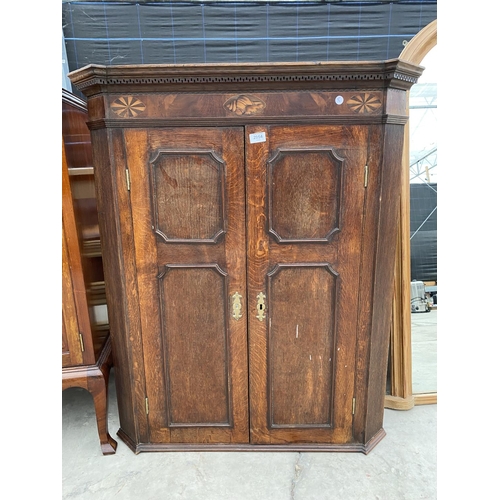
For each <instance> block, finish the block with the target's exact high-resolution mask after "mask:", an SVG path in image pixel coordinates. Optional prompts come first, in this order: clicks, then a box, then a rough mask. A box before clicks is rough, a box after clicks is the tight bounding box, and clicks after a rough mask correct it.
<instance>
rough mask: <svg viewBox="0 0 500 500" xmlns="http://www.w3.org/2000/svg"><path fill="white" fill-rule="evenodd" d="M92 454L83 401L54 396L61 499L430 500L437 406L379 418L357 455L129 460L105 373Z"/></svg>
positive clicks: (91, 421) (91, 423)
mask: <svg viewBox="0 0 500 500" xmlns="http://www.w3.org/2000/svg"><path fill="white" fill-rule="evenodd" d="M109 396H110V402H109V423H108V425H109V432H110V434H111V436H112V437H113V438H114V439H116V440H117V442H118V448H117V451H116V454H115V455H109V456H103V455H102V454H101V450H100V446H99V440H98V436H97V425H96V421H95V412H94V407H93V402H92V398H91V396H90V394H89V393H87V392H86V391H85V390H83V389H79V388H72V389H67V390H66V391H64V392H63V393H62V498H63V499H75V500H87V499H92V500H108V499H114V500H129V499H130V500H132V499H133V500H173V499H184V500H200V499H203V500H336V499H339V500H340V499H341V500H372V499H373V500H418V499H436V498H437V492H436V491H437V486H436V483H437V474H436V468H437V456H436V455H437V454H436V429H437V425H436V424H437V405H428V406H416V407H414V408H413V409H411V410H409V411H395V410H386V411H385V422H384V428H385V430H386V432H387V436H386V437H385V438H384V439H383V440H382V441H381V442H380V443H379V444H378V445H377V446H376V447H375V448H374V449H373V450H372V452H371V453H369V454H368V455H364V454H362V453H296V452H290V453H287V452H285V453H270V452H246V453H237V452H225V453H219V452H205V453H196V452H189V453H185V452H182V453H179V452H175V453H141V454H139V455H135V454H134V453H133V452H132V451H131V450H130V449H129V448H128V447H127V446H126V445H125V444H124V443H123V442H122V441H121V440H120V439H119V438H118V437H116V431H117V430H118V427H119V421H118V410H117V403H116V390H115V385H114V375H113V370H112V372H111V381H110V388H109Z"/></svg>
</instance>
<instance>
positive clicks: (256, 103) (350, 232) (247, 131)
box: [70, 60, 423, 453]
mask: <svg viewBox="0 0 500 500" xmlns="http://www.w3.org/2000/svg"><path fill="white" fill-rule="evenodd" d="M422 70H423V68H421V67H419V66H414V65H411V64H409V63H406V62H404V61H400V60H389V61H377V62H361V63H359V62H358V63H350V62H346V63H286V64H285V63H274V64H270V63H266V64H220V65H218V64H217V65H216V64H201V65H182V66H176V65H137V66H135V65H129V66H108V67H106V66H96V65H90V66H86V67H85V68H82V69H80V70H77V71H75V72H73V73H71V74H70V78H71V80H72V82H73V83H74V85H75V86H76V87H77V88H78V89H79V90H81V91H82V92H83V93H84V94H85V95H86V96H87V98H88V110H89V127H90V129H91V137H92V144H93V155H94V168H95V182H96V194H97V204H98V210H99V217H100V227H101V232H102V234H101V241H102V254H103V263H104V273H105V281H106V292H107V301H108V314H109V322H110V326H111V334H112V341H113V358H114V366H115V374H116V375H115V376H116V384H117V399H118V406H119V417H120V429H119V431H118V436H119V437H120V438H121V439H122V440H123V441H124V442H125V443H127V445H128V446H129V447H130V448H131V449H132V450H134V451H135V452H136V453H138V452H142V451H162V450H165V451H167V450H171V451H174V450H259V451H261V450H274V451H285V450H290V451H328V450H330V451H361V452H364V453H368V452H369V451H370V450H371V449H372V448H373V447H374V446H375V445H376V444H377V443H378V442H379V441H380V440H381V439H382V438H383V437H384V435H385V431H384V429H383V412H384V395H385V384H386V374H387V357H388V350H389V337H390V335H389V333H390V332H389V329H390V318H391V302H392V285H393V273H394V263H395V248H396V245H395V243H396V231H397V217H398V207H399V204H398V197H399V191H400V179H401V177H400V176H401V159H402V151H403V131H404V124H405V123H406V120H407V116H406V93H407V90H408V89H409V88H410V87H411V85H412V84H413V83H415V82H416V81H417V79H418V77H419V76H420V74H421V72H422Z"/></svg>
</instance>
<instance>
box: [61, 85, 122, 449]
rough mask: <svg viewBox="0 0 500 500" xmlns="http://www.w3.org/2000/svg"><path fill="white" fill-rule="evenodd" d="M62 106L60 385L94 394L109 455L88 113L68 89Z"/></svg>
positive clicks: (108, 357) (106, 341)
mask: <svg viewBox="0 0 500 500" xmlns="http://www.w3.org/2000/svg"><path fill="white" fill-rule="evenodd" d="M62 107H63V134H62V135H63V137H62V313H63V314H62V389H63V390H65V389H68V388H70V387H82V388H84V389H86V390H88V391H89V393H90V394H91V395H92V398H93V401H94V406H95V410H96V418H97V430H98V434H99V440H100V443H101V450H102V453H103V454H104V455H109V454H114V453H115V450H116V446H117V443H116V441H115V440H114V439H113V438H112V437H111V436H110V435H109V433H108V425H107V410H108V398H107V393H108V380H109V370H110V368H111V366H112V350H111V339H110V335H109V324H108V321H107V318H105V319H104V320H101V321H98V320H99V317H98V315H97V316H96V314H93V312H94V308H95V307H99V306H104V307H106V299H105V294H104V281H103V276H102V273H103V271H102V259H101V254H100V250H99V247H100V244H99V240H100V235H99V227H98V224H97V209H96V206H95V192H94V189H93V168H92V166H91V165H92V163H91V159H92V151H91V146H90V133H89V131H88V128H87V125H86V120H87V118H88V115H87V110H86V106H85V104H84V103H83V102H82V101H81V100H80V99H78V98H77V97H75V96H73V95H72V94H71V93H69V92H66V91H64V90H63V96H62ZM70 172H71V173H72V174H73V177H74V178H75V179H77V180H76V181H73V183H72V182H71V175H70ZM72 184H73V185H72ZM95 280H97V281H95Z"/></svg>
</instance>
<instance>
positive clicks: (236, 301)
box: [231, 292, 242, 321]
mask: <svg viewBox="0 0 500 500" xmlns="http://www.w3.org/2000/svg"><path fill="white" fill-rule="evenodd" d="M241 299H242V297H241V295H240V294H239V293H238V292H235V293H233V295H232V296H231V300H232V303H233V315H232V316H233V318H234V319H235V320H236V321H238V320H239V319H240V318H241V316H242V314H241V307H242V306H241Z"/></svg>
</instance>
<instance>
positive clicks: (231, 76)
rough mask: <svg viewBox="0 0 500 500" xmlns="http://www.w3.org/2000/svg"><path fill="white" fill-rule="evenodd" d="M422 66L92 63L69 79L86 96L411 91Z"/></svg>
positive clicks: (401, 63) (390, 63)
mask: <svg viewBox="0 0 500 500" xmlns="http://www.w3.org/2000/svg"><path fill="white" fill-rule="evenodd" d="M422 71H423V68H421V67H420V66H416V65H413V64H411V63H408V62H405V61H400V60H398V59H391V60H388V61H374V62H372V61H365V62H307V63H258V64H255V63H246V64H236V63H234V64H233V63H231V64H183V65H117V66H102V65H88V66H85V67H84V68H81V69H79V70H76V71H73V72H71V73H70V74H69V75H68V76H69V78H70V80H71V81H72V82H73V84H74V85H75V87H76V88H77V89H79V90H80V91H82V92H83V93H84V94H85V95H87V96H92V95H95V94H99V93H101V92H103V91H104V90H105V89H106V90H107V91H108V92H109V91H114V90H116V91H117V92H121V91H123V89H124V88H125V87H126V88H127V89H129V90H133V91H135V92H140V91H148V92H151V91H152V92H155V91H164V92H165V91H171V92H182V91H192V92H195V91H198V92H199V91H224V87H225V86H226V85H228V86H231V88H232V89H233V90H234V88H235V86H237V88H238V89H241V90H244V89H245V90H250V89H252V90H256V89H257V90H278V89H283V90H285V89H287V90H289V89H291V88H293V89H296V90H297V89H300V88H304V89H307V88H320V87H322V88H329V87H330V85H331V84H334V85H335V87H342V86H352V85H353V83H356V84H357V85H358V86H359V85H360V84H361V85H364V84H366V85H370V86H372V87H373V86H377V87H381V88H382V87H391V88H400V89H407V88H409V87H411V85H413V84H414V83H416V82H417V80H418V78H419V76H420V75H421V74H422Z"/></svg>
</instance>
